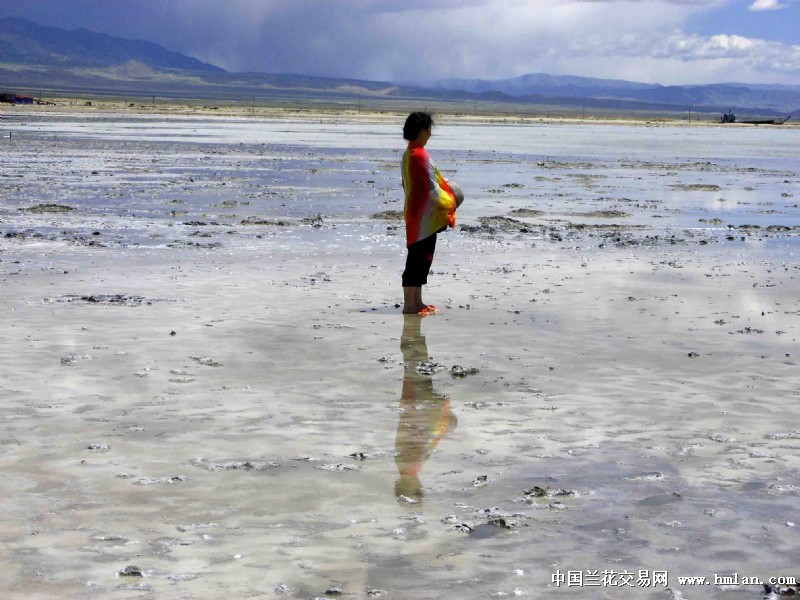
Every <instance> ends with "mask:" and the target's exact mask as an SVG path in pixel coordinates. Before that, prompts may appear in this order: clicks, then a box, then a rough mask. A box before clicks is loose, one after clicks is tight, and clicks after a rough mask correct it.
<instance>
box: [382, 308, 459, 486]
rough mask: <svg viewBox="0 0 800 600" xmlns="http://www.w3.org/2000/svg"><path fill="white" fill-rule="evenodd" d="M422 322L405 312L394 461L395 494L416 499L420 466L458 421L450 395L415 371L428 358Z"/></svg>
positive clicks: (401, 342) (416, 316) (428, 378)
mask: <svg viewBox="0 0 800 600" xmlns="http://www.w3.org/2000/svg"><path fill="white" fill-rule="evenodd" d="M421 323H422V319H421V318H420V317H419V316H418V315H404V320H403V334H402V336H401V338H400V350H401V351H402V353H403V362H404V363H405V370H404V373H403V392H402V395H401V396H400V408H401V409H402V411H401V413H400V422H399V423H398V424H397V439H396V441H395V451H396V458H395V462H396V463H397V470H398V471H399V473H400V478H399V479H398V480H397V483H396V484H395V488H394V489H395V495H396V496H397V497H398V498H400V497H401V496H405V497H406V498H410V499H413V500H417V501H421V500H422V496H423V491H422V484H421V483H420V481H419V472H420V470H422V465H423V464H424V463H425V461H426V460H427V459H428V458H429V457H430V455H431V454H433V452H434V450H436V446H438V445H439V441H440V440H441V439H442V438H443V437H444V436H445V435H446V434H447V432H448V431H449V430H450V429H451V428H454V427H455V426H456V422H457V421H456V417H455V415H453V414H451V413H450V398H448V397H447V396H444V395H442V394H438V393H436V392H435V391H434V390H433V380H432V378H431V376H430V375H425V374H423V373H420V372H419V371H418V370H417V367H418V366H419V364H420V363H422V362H426V361H427V360H428V358H429V357H428V346H427V344H426V343H425V336H423V335H422V333H421V331H420V326H421Z"/></svg>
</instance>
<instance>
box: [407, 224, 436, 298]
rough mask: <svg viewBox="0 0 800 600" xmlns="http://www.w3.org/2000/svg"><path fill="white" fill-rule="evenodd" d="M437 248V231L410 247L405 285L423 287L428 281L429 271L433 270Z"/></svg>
mask: <svg viewBox="0 0 800 600" xmlns="http://www.w3.org/2000/svg"><path fill="white" fill-rule="evenodd" d="M435 250H436V234H435V233H434V234H433V235H432V236H430V237H426V238H425V239H424V240H420V241H418V242H414V243H413V244H411V245H410V246H409V247H408V256H407V257H406V270H405V271H403V287H422V286H423V285H425V284H426V283H428V273H430V271H431V264H432V263H433V253H434V251H435Z"/></svg>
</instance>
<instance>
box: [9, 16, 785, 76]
mask: <svg viewBox="0 0 800 600" xmlns="http://www.w3.org/2000/svg"><path fill="white" fill-rule="evenodd" d="M0 16H18V17H26V18H29V19H32V20H34V21H36V22H38V23H41V24H43V25H50V26H56V27H63V28H66V29H76V28H78V27H86V28H88V29H91V30H93V31H98V32H102V33H106V34H109V35H113V36H119V37H127V38H138V39H147V40H150V41H154V42H157V43H159V44H161V45H163V46H165V47H167V48H169V49H171V50H177V51H179V52H183V53H185V54H189V55H191V56H195V57H197V58H199V59H201V60H204V61H207V62H210V63H213V64H216V65H219V66H221V67H224V68H226V69H228V70H229V71H261V72H270V73H301V74H308V75H322V76H330V77H349V78H356V79H372V80H390V81H403V82H424V81H427V80H431V79H439V78H449V77H470V78H486V79H498V78H505V77H514V76H517V75H521V74H524V73H551V74H555V75H582V76H587V77H602V78H614V79H628V80H635V81H642V82H648V83H662V84H692V83H716V82H726V81H742V82H750V83H790V84H795V85H796V84H800V0H663V1H655V2H653V1H649V0H628V1H618V0H0Z"/></svg>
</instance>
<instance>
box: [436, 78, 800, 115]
mask: <svg viewBox="0 0 800 600" xmlns="http://www.w3.org/2000/svg"><path fill="white" fill-rule="evenodd" d="M431 87H432V88H433V89H436V90H439V91H457V90H463V91H467V92H472V93H487V92H501V93H504V94H508V95H509V96H513V97H515V98H525V97H527V96H549V97H559V98H581V99H594V100H601V99H602V100H621V101H628V102H630V101H633V102H644V103H654V104H670V105H674V106H676V107H683V108H684V109H688V108H695V109H698V108H701V107H713V108H717V109H719V108H724V107H725V106H729V107H731V108H733V107H737V108H744V109H770V110H773V111H778V112H790V111H792V110H794V109H796V108H797V107H798V106H800V86H792V85H757V84H752V85H751V84H746V83H725V84H711V85H684V86H663V85H658V84H647V83H636V82H633V81H621V80H615V79H594V78H591V77H575V76H569V75H567V76H557V75H546V74H542V73H531V74H527V75H521V76H519V77H514V78H511V79H497V80H486V79H446V80H442V81H438V82H436V83H434V84H432V85H431Z"/></svg>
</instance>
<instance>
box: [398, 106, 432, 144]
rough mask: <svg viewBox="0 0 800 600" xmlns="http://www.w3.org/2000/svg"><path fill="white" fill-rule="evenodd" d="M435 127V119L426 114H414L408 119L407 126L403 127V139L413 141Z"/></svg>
mask: <svg viewBox="0 0 800 600" xmlns="http://www.w3.org/2000/svg"><path fill="white" fill-rule="evenodd" d="M431 127H433V117H431V115H430V113H426V112H413V113H411V114H410V115H408V117H406V124H405V125H403V139H405V140H408V141H411V140H415V139H417V138H418V137H419V134H420V133H422V132H423V131H425V130H426V129H430V128H431Z"/></svg>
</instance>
